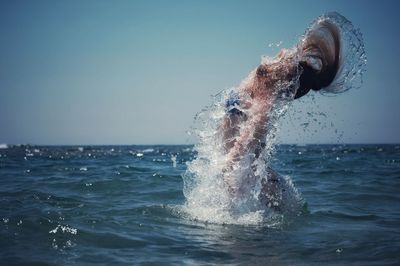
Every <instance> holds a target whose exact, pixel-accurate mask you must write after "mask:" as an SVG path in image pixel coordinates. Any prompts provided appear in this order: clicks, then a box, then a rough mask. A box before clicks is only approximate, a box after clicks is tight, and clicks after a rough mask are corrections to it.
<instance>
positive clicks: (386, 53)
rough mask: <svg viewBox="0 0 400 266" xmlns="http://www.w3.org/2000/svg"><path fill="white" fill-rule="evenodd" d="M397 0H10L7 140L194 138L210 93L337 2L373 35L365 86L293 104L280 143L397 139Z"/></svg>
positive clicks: (1, 80)
mask: <svg viewBox="0 0 400 266" xmlns="http://www.w3.org/2000/svg"><path fill="white" fill-rule="evenodd" d="M399 6H400V4H399V3H398V2H397V1H296V2H295V1H94V0H93V1H88V0H86V1H4V0H0V38H1V41H0V95H1V97H0V143H32V144H157V143H162V144H180V143H182V144H185V143H187V141H188V136H187V133H186V131H187V130H189V129H190V127H191V126H192V124H193V118H194V116H195V114H196V113H197V112H199V111H200V110H201V109H202V108H204V107H205V106H207V105H209V104H211V102H212V99H211V95H214V94H216V93H218V92H219V91H221V90H223V89H225V88H228V87H232V86H235V85H237V84H239V82H240V81H241V80H242V79H243V78H244V77H246V76H247V74H248V73H249V71H251V70H252V69H253V68H255V67H256V66H257V65H258V64H259V63H260V58H261V56H262V55H273V53H275V52H276V51H277V50H276V49H275V50H274V49H273V48H270V47H268V44H269V43H276V42H280V41H282V47H291V46H293V45H294V44H295V43H296V41H297V40H298V38H299V36H300V35H301V34H303V33H304V30H305V28H306V27H307V26H308V25H309V23H310V22H311V21H312V20H313V19H314V18H315V17H317V16H319V15H321V14H323V13H325V12H328V11H338V12H339V13H341V14H343V15H344V16H346V17H347V18H348V19H349V20H350V21H352V22H353V24H355V25H356V26H357V27H359V28H360V29H361V31H362V33H363V36H364V41H365V46H366V51H367V57H368V65H367V72H366V74H365V78H364V85H363V87H362V88H360V89H357V90H351V91H348V92H346V93H344V94H341V95H338V96H336V97H327V96H321V95H319V94H316V93H314V94H315V95H316V96H315V99H314V100H312V99H311V98H310V97H308V98H306V99H304V100H301V101H297V102H296V103H294V105H293V106H292V107H291V110H290V111H289V113H288V115H287V116H286V117H285V118H284V119H283V121H282V124H283V127H282V129H281V132H280V140H281V142H285V143H336V142H350V143H393V142H396V143H399V142H400V123H399V117H400V107H399V104H400V89H399V80H400V78H399V77H400V73H399V70H398V69H399V68H398V64H399V62H400V52H399V47H400V34H399V33H400V32H399V29H398V25H399V23H400V20H399V13H398V10H399ZM309 110H311V111H312V112H314V113H317V112H318V111H321V112H323V113H324V114H325V115H326V117H325V116H315V115H314V116H311V117H310V116H309V115H305V114H306V113H307V111H309ZM303 115H304V117H303ZM314 118H316V120H317V121H314ZM306 122H307V123H308V122H309V123H310V126H309V127H307V128H306V130H304V129H303V128H304V127H303V126H301V125H302V124H304V123H306ZM189 141H190V139H189Z"/></svg>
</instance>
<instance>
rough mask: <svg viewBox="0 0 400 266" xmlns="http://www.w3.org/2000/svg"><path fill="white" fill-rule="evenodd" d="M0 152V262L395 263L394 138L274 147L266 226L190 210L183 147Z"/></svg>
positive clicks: (399, 161)
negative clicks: (274, 193)
mask: <svg viewBox="0 0 400 266" xmlns="http://www.w3.org/2000/svg"><path fill="white" fill-rule="evenodd" d="M0 148H1V149H0V264H1V265H400V145H362V144H359V145H343V144H342V145H339V144H337V145H303V146H298V145H277V146H276V151H275V155H274V157H273V160H272V162H271V165H272V168H273V169H275V171H277V172H278V173H279V174H281V175H285V176H289V177H290V178H291V180H292V182H293V185H294V186H295V187H296V189H297V190H298V192H299V193H300V195H301V197H302V200H303V202H304V206H303V208H302V211H301V212H299V213H298V214H296V215H291V216H290V217H289V216H288V217H283V219H281V220H279V222H276V221H274V222H273V223H269V222H268V220H264V221H262V222H259V221H258V220H257V221H254V222H249V221H246V222H243V223H240V222H236V223H231V222H229V221H223V220H221V221H219V222H215V219H212V218H213V217H211V216H212V215H215V214H213V213H210V219H209V220H207V219H197V218H196V217H193V216H191V212H190V211H188V210H187V204H186V198H185V195H184V180H183V177H184V175H185V173H186V172H187V168H188V162H190V161H192V160H194V159H195V158H196V151H195V149H194V147H193V146H191V145H178V146H168V145H151V146H137V145H128V146H33V145H17V146H15V145H4V144H3V145H1V146H0ZM202 193H205V194H206V193H208V192H207V190H205V191H203V192H202Z"/></svg>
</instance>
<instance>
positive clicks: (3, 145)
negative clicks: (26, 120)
mask: <svg viewBox="0 0 400 266" xmlns="http://www.w3.org/2000/svg"><path fill="white" fill-rule="evenodd" d="M0 149H8V145H7V144H5V143H0Z"/></svg>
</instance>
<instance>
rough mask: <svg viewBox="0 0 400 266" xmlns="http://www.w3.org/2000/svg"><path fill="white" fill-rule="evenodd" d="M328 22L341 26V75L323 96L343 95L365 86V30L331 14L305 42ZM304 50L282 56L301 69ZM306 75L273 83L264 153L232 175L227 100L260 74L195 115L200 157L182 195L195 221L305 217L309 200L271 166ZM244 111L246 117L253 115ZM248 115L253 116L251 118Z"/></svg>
mask: <svg viewBox="0 0 400 266" xmlns="http://www.w3.org/2000/svg"><path fill="white" fill-rule="evenodd" d="M323 20H329V22H332V23H333V24H334V25H336V26H337V27H338V29H339V31H340V36H341V47H342V49H341V54H340V61H341V65H340V68H339V71H338V73H337V74H336V76H335V79H334V81H333V82H332V84H331V85H330V86H329V87H327V88H324V89H323V93H331V94H332V93H340V92H344V91H346V90H348V89H350V88H354V87H359V86H361V83H362V79H361V78H362V74H363V73H364V71H365V63H366V57H365V51H364V46H363V41H362V36H361V33H360V31H359V30H358V29H355V28H354V27H353V25H352V24H351V23H350V22H349V21H348V20H347V19H345V18H344V17H343V16H341V15H339V14H338V13H328V14H326V15H324V16H321V17H319V18H317V19H316V20H315V21H314V22H313V23H312V24H311V26H310V27H309V29H308V30H307V31H306V33H305V37H304V38H306V36H307V34H308V32H310V31H311V30H313V28H314V27H315V25H316V24H317V23H320V22H321V21H323ZM304 38H303V39H302V40H301V41H300V43H301V42H302V41H304ZM301 52H302V51H301V45H299V46H296V47H294V48H292V49H290V50H285V51H284V57H283V58H285V59H288V58H291V60H294V61H295V63H296V62H297V63H296V65H298V63H299V60H300V57H301ZM280 60H282V55H281V56H277V57H263V58H262V64H267V65H268V64H275V63H277V62H279V61H280ZM301 71H302V70H301V68H299V69H298V71H297V74H296V75H294V77H293V78H292V79H291V80H290V81H287V80H286V81H285V80H282V81H281V82H279V81H278V82H276V83H275V84H274V85H273V86H274V87H273V91H278V92H279V93H276V94H274V95H272V96H271V99H272V100H271V101H272V108H271V109H270V110H269V112H268V114H267V113H266V114H265V116H267V119H266V121H268V122H267V125H266V129H267V130H266V134H265V136H264V140H263V142H264V144H265V145H263V146H262V149H261V150H258V151H254V150H251V151H249V152H248V153H245V154H243V155H241V157H240V159H239V160H238V161H237V162H235V163H234V164H233V165H232V167H231V168H230V169H229V172H227V170H226V165H227V161H228V160H229V159H228V158H227V155H226V151H225V149H224V145H225V144H226V140H224V136H223V135H224V133H223V130H221V125H222V124H223V121H224V118H225V117H226V112H227V110H226V102H227V101H228V100H229V99H230V98H231V97H232V95H235V94H240V93H241V91H243V88H245V87H246V86H249V84H251V82H252V81H253V80H254V79H255V75H256V71H252V72H251V73H250V75H249V76H248V77H247V78H246V79H245V80H243V81H242V83H241V85H240V86H239V87H238V88H230V89H226V90H224V91H222V92H220V93H219V94H217V95H216V96H215V97H214V101H213V103H212V105H211V106H209V107H207V108H205V109H204V110H203V111H202V112H200V113H199V114H197V115H196V117H195V124H196V125H195V127H194V135H196V136H197V138H198V143H197V145H196V146H195V150H196V151H197V157H196V158H195V159H194V160H193V161H191V162H190V163H188V169H187V171H186V173H185V174H184V176H183V180H184V190H183V192H184V195H185V197H186V203H185V205H184V206H183V211H184V212H185V213H186V214H187V215H188V216H189V217H190V218H191V219H196V220H201V221H207V222H212V223H220V224H263V225H266V226H276V225H280V224H282V223H283V222H284V218H286V217H291V216H293V215H298V214H300V213H301V211H302V210H303V209H302V207H303V206H304V201H303V199H302V198H301V196H300V193H299V192H298V191H297V189H296V188H295V187H294V185H293V183H292V181H291V178H290V177H288V176H285V177H282V176H279V175H278V174H276V173H275V172H273V171H272V170H271V168H270V162H271V160H272V158H273V155H274V152H275V144H276V140H277V136H278V135H279V133H280V125H279V121H280V118H281V117H282V116H284V114H285V113H286V112H287V110H288V109H289V108H290V106H291V102H292V100H293V98H294V95H295V93H296V90H297V88H299V78H300V75H301ZM240 96H241V97H243V96H245V95H243V94H241V95H240ZM245 97H246V96H245ZM241 111H243V112H245V114H246V112H249V110H241ZM246 115H250V117H251V115H252V114H251V113H249V114H246ZM322 115H324V114H322ZM246 126H249V124H248V123H247V124H246V122H243V121H242V122H239V123H238V128H239V130H241V129H243V128H245V127H246ZM305 126H307V125H305ZM226 175H229V180H233V183H231V184H228V183H227V182H226V179H227V178H226ZM230 186H231V187H234V188H235V189H237V191H239V193H236V194H234V195H232V193H231V191H229V187H230Z"/></svg>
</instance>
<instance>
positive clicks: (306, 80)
mask: <svg viewBox="0 0 400 266" xmlns="http://www.w3.org/2000/svg"><path fill="white" fill-rule="evenodd" d="M300 49H301V56H300V62H299V64H300V67H301V69H302V74H301V75H300V79H299V81H300V85H299V88H298V89H297V91H296V94H295V99H296V98H300V97H301V96H303V95H305V94H307V93H308V92H309V91H310V90H315V91H319V90H321V89H322V88H326V87H328V86H329V85H330V84H331V83H332V82H333V81H334V79H335V77H336V75H337V73H338V71H339V68H340V65H341V56H340V53H341V41H340V31H339V29H338V27H337V26H336V25H334V24H333V23H331V22H330V21H328V20H325V21H321V22H319V23H316V24H314V26H313V27H312V28H310V30H309V31H308V32H307V33H306V35H305V37H304V39H303V42H302V44H301V48H300Z"/></svg>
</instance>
